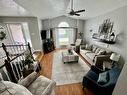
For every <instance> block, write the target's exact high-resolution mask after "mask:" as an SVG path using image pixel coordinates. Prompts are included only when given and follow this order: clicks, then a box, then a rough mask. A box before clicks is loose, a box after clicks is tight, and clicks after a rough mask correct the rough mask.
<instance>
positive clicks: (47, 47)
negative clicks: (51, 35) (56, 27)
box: [43, 39, 55, 53]
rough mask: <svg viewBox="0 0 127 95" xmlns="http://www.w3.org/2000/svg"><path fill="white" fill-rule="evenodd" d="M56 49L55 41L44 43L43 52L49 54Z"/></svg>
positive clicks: (47, 40)
mask: <svg viewBox="0 0 127 95" xmlns="http://www.w3.org/2000/svg"><path fill="white" fill-rule="evenodd" d="M54 49H55V47H54V41H53V40H52V39H46V40H44V42H43V52H44V53H49V52H51V51H53V50H54Z"/></svg>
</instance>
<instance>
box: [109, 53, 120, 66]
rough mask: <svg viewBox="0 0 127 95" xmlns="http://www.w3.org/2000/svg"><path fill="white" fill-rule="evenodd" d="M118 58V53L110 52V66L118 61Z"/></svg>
mask: <svg viewBox="0 0 127 95" xmlns="http://www.w3.org/2000/svg"><path fill="white" fill-rule="evenodd" d="M119 58H120V54H117V53H112V54H111V56H110V59H111V60H112V67H114V66H115V62H118V61H119Z"/></svg>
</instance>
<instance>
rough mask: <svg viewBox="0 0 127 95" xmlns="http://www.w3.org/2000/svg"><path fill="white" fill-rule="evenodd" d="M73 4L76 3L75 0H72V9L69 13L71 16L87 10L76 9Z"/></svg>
mask: <svg viewBox="0 0 127 95" xmlns="http://www.w3.org/2000/svg"><path fill="white" fill-rule="evenodd" d="M73 5H74V4H73V0H71V11H70V12H69V13H68V14H69V15H70V16H74V15H76V16H80V14H79V13H81V12H85V9H83V10H78V11H74V8H73Z"/></svg>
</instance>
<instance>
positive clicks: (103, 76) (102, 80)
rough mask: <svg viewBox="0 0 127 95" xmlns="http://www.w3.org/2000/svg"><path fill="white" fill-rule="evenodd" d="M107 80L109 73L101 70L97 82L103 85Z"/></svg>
mask: <svg viewBox="0 0 127 95" xmlns="http://www.w3.org/2000/svg"><path fill="white" fill-rule="evenodd" d="M108 80H109V73H108V72H103V73H100V74H99V77H98V80H97V82H98V83H99V84H101V85H104V84H106V83H107V82H108Z"/></svg>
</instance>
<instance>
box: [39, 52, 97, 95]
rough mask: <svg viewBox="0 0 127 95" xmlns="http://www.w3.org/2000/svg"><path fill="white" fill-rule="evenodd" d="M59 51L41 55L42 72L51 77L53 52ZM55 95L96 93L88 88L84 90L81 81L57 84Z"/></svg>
mask: <svg viewBox="0 0 127 95" xmlns="http://www.w3.org/2000/svg"><path fill="white" fill-rule="evenodd" d="M57 51H59V50H55V51H53V52H51V53H48V54H45V55H44V56H43V57H42V56H40V57H41V60H40V63H41V66H42V70H41V72H40V74H41V75H43V76H46V77H47V78H50V79H51V74H52V64H53V54H54V53H55V52H57ZM39 59H40V58H39ZM55 95H94V94H93V93H92V92H91V91H89V90H88V89H85V90H84V91H83V89H82V85H81V83H75V84H68V85H62V86H56V88H55Z"/></svg>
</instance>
